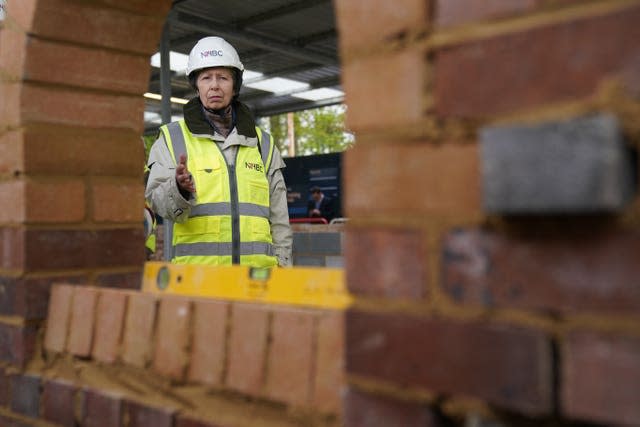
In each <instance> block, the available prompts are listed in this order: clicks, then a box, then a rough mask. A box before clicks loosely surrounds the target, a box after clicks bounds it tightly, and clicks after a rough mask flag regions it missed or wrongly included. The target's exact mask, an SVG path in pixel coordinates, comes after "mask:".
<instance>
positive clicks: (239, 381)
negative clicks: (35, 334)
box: [0, 285, 344, 427]
mask: <svg viewBox="0 0 640 427" xmlns="http://www.w3.org/2000/svg"><path fill="white" fill-rule="evenodd" d="M343 325H344V321H343V312H342V311H337V310H323V309H312V308H305V307H288V306H280V305H263V304H251V303H237V302H232V301H224V300H213V299H194V298H184V297H177V296H168V295H163V296H157V295H152V294H146V293H140V292H136V291H125V290H111V289H104V288H98V287H87V286H77V285H54V286H53V288H52V292H51V302H50V305H49V309H48V317H47V327H46V332H45V334H44V340H43V342H39V344H40V346H41V348H42V356H44V357H43V359H40V358H39V357H38V358H36V359H35V360H33V361H32V362H31V364H30V367H29V369H27V370H26V371H19V370H16V369H11V368H6V369H3V370H2V373H1V374H0V414H2V413H5V416H6V420H7V421H6V422H9V421H10V420H13V422H17V420H20V419H26V421H25V425H31V423H35V422H36V421H37V420H46V421H48V422H51V423H54V424H56V425H62V426H73V425H87V426H89V425H105V426H114V427H120V426H128V427H130V426H141V427H142V426H144V427H148V426H160V425H163V426H164V425H166V426H190V425H198V426H203V427H208V426H218V425H225V426H226V425H234V426H253V425H257V426H307V425H317V426H327V427H328V426H337V425H339V421H338V420H339V416H340V414H341V395H340V392H341V384H342V381H343V379H342V373H343V366H342V365H343V360H344V355H343ZM102 377H105V378H108V381H105V379H104V378H102ZM154 378H155V379H154ZM158 378H159V379H158ZM234 396H236V397H234ZM238 399H242V402H244V405H245V406H246V407H245V409H242V407H243V403H237V401H238ZM234 402H236V403H234ZM216 407H217V408H224V409H223V410H221V409H218V411H217V412H216V411H212V410H211V408H216ZM249 408H251V409H249ZM0 416H1V415H0ZM149 417H150V418H149ZM1 419H2V418H0V420H1ZM105 419H106V420H110V421H105ZM125 420H127V421H125ZM154 420H155V421H154ZM197 420H199V421H197ZM270 420H271V421H270ZM196 421H197V423H196ZM192 422H193V423H196V424H190V423H192ZM74 423H77V424H74ZM156 423H157V424H156ZM3 425H4V424H3Z"/></svg>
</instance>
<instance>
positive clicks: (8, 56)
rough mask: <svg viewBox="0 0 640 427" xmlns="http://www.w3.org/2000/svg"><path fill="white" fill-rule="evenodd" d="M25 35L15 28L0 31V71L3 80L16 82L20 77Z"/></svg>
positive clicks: (25, 42)
mask: <svg viewBox="0 0 640 427" xmlns="http://www.w3.org/2000/svg"><path fill="white" fill-rule="evenodd" d="M27 40H28V38H27V35H26V33H25V32H24V31H21V30H19V29H17V28H11V27H10V28H6V27H5V28H3V29H2V31H0V71H1V72H2V75H3V77H4V78H7V79H12V80H18V79H19V77H20V76H21V75H22V68H23V65H24V58H25V56H26V51H25V49H24V46H25V45H26V44H27Z"/></svg>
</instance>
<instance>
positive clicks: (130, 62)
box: [24, 39, 149, 95]
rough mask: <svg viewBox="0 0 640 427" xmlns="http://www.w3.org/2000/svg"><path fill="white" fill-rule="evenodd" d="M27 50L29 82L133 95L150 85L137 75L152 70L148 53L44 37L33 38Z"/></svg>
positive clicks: (25, 68) (26, 70)
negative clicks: (137, 53)
mask: <svg viewBox="0 0 640 427" xmlns="http://www.w3.org/2000/svg"><path fill="white" fill-rule="evenodd" d="M128 45H129V44H128V43H127V44H125V45H123V46H124V47H126V46H128ZM26 50H27V52H26V56H27V59H26V63H25V66H24V73H25V74H26V76H27V77H28V79H29V80H30V81H36V82H41V83H45V84H61V85H65V86H66V85H72V86H76V87H80V88H85V89H99V90H108V91H112V92H120V93H127V94H131V95H139V94H141V93H144V92H145V91H146V90H147V88H148V82H145V81H144V79H140V78H138V76H139V75H145V74H148V73H149V56H148V55H131V54H128V53H124V52H121V51H113V50H107V49H96V48H95V47H85V46H74V45H70V44H67V43H56V42H51V41H47V40H41V39H32V40H30V42H29V44H28V45H27V47H26ZM51 64H56V66H55V67H52V66H51ZM143 82H145V84H143Z"/></svg>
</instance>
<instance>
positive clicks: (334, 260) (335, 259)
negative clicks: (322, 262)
mask: <svg viewBox="0 0 640 427" xmlns="http://www.w3.org/2000/svg"><path fill="white" fill-rule="evenodd" d="M326 266H327V267H331V268H344V257H343V256H335V255H329V256H327V260H326Z"/></svg>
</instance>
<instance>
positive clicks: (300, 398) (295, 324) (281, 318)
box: [266, 307, 317, 406]
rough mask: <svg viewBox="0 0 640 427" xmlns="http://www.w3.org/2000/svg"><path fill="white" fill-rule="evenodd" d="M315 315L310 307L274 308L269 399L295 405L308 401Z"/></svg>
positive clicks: (268, 382)
mask: <svg viewBox="0 0 640 427" xmlns="http://www.w3.org/2000/svg"><path fill="white" fill-rule="evenodd" d="M316 314H317V313H316V312H315V311H312V310H309V309H307V310H300V309H289V308H286V307H278V308H276V309H274V311H273V323H272V327H271V330H272V339H271V350H270V351H269V360H268V367H267V372H268V376H267V378H266V396H267V397H268V398H271V399H273V400H278V401H281V402H286V403H288V404H292V405H297V406H303V405H308V404H309V403H310V398H311V390H312V383H311V381H312V378H313V375H312V374H313V372H312V370H313V368H314V363H315V332H316V325H315V323H316V322H315V317H316Z"/></svg>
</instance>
